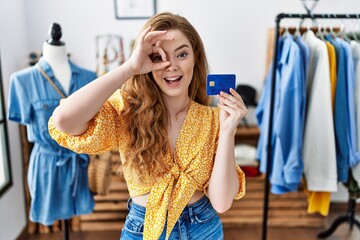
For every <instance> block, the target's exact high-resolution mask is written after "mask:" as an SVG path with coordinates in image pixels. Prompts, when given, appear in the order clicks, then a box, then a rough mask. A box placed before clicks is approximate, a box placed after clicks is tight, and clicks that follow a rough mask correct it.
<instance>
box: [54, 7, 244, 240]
mask: <svg viewBox="0 0 360 240" xmlns="http://www.w3.org/2000/svg"><path fill="white" fill-rule="evenodd" d="M207 73H208V69H207V61H206V57H205V50H204V47H203V44H202V41H201V39H200V36H199V35H198V33H197V31H196V30H195V29H194V27H193V26H192V25H191V24H190V23H189V22H188V21H187V20H186V19H185V18H183V17H181V16H178V15H173V14H171V13H161V14H158V15H156V16H154V17H152V18H151V19H150V20H149V21H148V22H147V23H146V24H145V26H144V29H143V31H142V32H141V33H140V35H139V37H138V39H137V43H136V45H135V49H134V51H133V53H132V55H131V57H130V58H129V60H128V61H126V62H125V63H124V64H123V65H121V66H119V67H118V68H116V69H114V70H113V71H111V72H109V73H107V74H106V75H104V76H101V77H99V78H98V79H96V80H94V81H93V82H91V83H90V84H88V85H86V86H85V87H83V88H82V89H80V90H79V91H77V92H76V93H74V94H73V95H71V96H69V97H68V98H67V99H66V100H63V101H62V104H61V105H60V106H59V107H58V108H57V109H55V111H54V113H53V116H52V118H51V119H50V121H49V129H50V132H51V135H52V137H53V138H54V139H55V140H56V141H57V142H58V143H59V144H60V145H63V146H65V147H67V148H70V149H72V150H73V151H76V152H82V153H89V154H94V153H99V152H104V151H108V150H111V149H114V148H117V149H119V153H120V156H121V162H122V172H123V174H124V177H125V179H126V182H127V185H128V189H129V193H130V199H129V204H128V206H129V210H130V212H129V214H128V216H127V219H126V221H125V225H124V228H123V230H122V235H121V239H159V238H160V239H169V238H170V239H183V236H189V237H190V238H191V239H223V230H222V224H221V222H220V219H219V217H218V215H217V214H216V212H219V213H222V212H225V211H226V210H227V209H229V208H230V207H231V204H232V201H233V199H234V198H236V199H239V198H241V197H242V196H243V195H244V194H245V178H244V174H243V172H242V171H241V169H240V168H239V167H237V166H236V165H235V162H234V133H235V130H236V127H237V125H238V124H239V122H240V121H241V119H242V118H243V117H244V116H245V114H246V113H247V109H246V107H245V105H244V103H243V101H242V99H241V97H240V96H239V95H238V94H237V93H236V91H234V89H231V90H230V91H231V94H226V93H221V94H220V95H219V96H218V100H219V104H218V106H219V108H214V107H209V106H207V97H206V93H205V79H206V74H207ZM145 213H146V214H145Z"/></svg>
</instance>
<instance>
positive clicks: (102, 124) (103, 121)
mask: <svg viewBox="0 0 360 240" xmlns="http://www.w3.org/2000/svg"><path fill="white" fill-rule="evenodd" d="M124 107H126V103H124V101H123V98H122V96H121V92H120V90H118V91H116V92H115V93H114V94H113V95H112V96H111V97H110V98H109V100H108V101H107V102H106V103H105V104H104V106H103V107H102V108H101V110H100V111H99V113H98V114H97V115H96V116H95V117H94V119H92V121H91V123H90V126H89V128H88V130H87V131H86V132H85V133H84V134H82V135H80V136H71V135H68V134H66V133H63V132H61V131H60V130H58V129H57V128H56V127H55V126H54V125H53V124H52V119H51V118H50V120H49V131H50V135H51V136H52V138H53V139H55V140H56V141H57V142H58V143H59V144H60V145H61V146H64V147H66V148H69V149H71V150H73V151H75V152H77V153H88V154H96V153H101V152H105V151H109V150H112V149H114V148H117V149H118V150H119V153H120V156H121V161H122V162H124V161H126V159H125V158H124V153H125V151H126V145H127V142H128V141H129V134H128V133H127V127H126V125H127V124H130V121H129V120H128V119H124V118H121V115H120V113H121V111H122V110H123V109H124ZM218 134H219V109H218V108H213V107H208V106H204V105H200V104H198V103H196V102H194V101H192V102H191V105H190V107H189V110H188V113H187V115H186V117H185V120H184V123H183V125H182V127H181V130H180V133H179V136H178V139H177V142H176V146H175V150H174V158H173V159H172V157H171V155H172V154H171V150H170V148H169V152H168V153H167V154H166V159H165V161H166V163H167V164H170V165H169V166H171V168H170V171H169V172H168V173H166V174H165V175H164V176H163V177H162V178H161V179H158V180H154V179H153V178H151V177H150V176H145V183H141V182H140V180H139V179H138V176H137V175H136V174H132V171H131V170H130V169H123V170H124V177H125V180H126V182H127V186H128V190H129V193H130V196H131V197H134V196H140V195H143V194H147V193H150V195H149V197H148V201H147V205H146V214H145V226H144V239H158V238H159V236H160V235H161V233H162V231H163V228H164V225H165V221H166V218H167V220H168V225H167V226H168V227H167V232H166V236H167V237H166V238H168V237H169V236H170V233H171V230H172V229H173V227H174V225H175V223H176V221H177V220H178V218H179V216H180V215H181V212H182V211H183V209H184V208H185V206H186V205H187V203H188V201H189V200H190V199H191V197H192V195H193V194H194V192H195V191H196V190H200V191H204V192H206V188H207V185H208V183H209V179H210V175H211V172H212V168H213V164H214V159H215V153H216V148H217V140H218ZM234 165H235V163H234ZM236 169H237V172H238V177H239V183H240V184H239V190H238V194H237V196H236V197H235V199H239V198H241V197H243V196H244V194H245V175H244V173H243V172H242V170H241V169H240V167H238V166H236ZM155 181H156V182H155ZM173 184H175V185H173Z"/></svg>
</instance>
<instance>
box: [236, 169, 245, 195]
mask: <svg viewBox="0 0 360 240" xmlns="http://www.w3.org/2000/svg"><path fill="white" fill-rule="evenodd" d="M236 172H237V175H238V179H239V190H238V192H237V194H236V196H235V199H236V200H238V199H240V198H242V197H243V196H244V195H245V192H246V179H245V174H244V172H243V171H242V170H241V168H240V167H239V165H237V164H236Z"/></svg>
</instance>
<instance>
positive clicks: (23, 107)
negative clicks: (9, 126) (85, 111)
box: [8, 58, 96, 225]
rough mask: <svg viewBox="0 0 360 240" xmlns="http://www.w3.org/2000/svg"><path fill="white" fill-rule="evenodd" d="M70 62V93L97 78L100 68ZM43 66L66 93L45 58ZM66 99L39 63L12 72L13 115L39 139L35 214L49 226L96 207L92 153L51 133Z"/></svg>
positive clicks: (32, 169)
mask: <svg viewBox="0 0 360 240" xmlns="http://www.w3.org/2000/svg"><path fill="white" fill-rule="evenodd" d="M69 64H70V68H71V72H72V74H71V80H70V89H69V91H70V94H71V93H73V92H75V91H76V90H78V89H79V88H81V87H83V86H84V85H86V84H88V83H89V82H91V81H92V80H93V79H95V78H96V74H95V73H94V72H91V71H88V70H85V69H83V68H81V67H78V66H77V65H75V64H73V63H72V62H71V61H69ZM39 65H40V66H41V68H42V69H43V70H44V71H45V73H46V74H47V75H48V76H49V77H50V78H51V79H52V80H53V81H54V82H55V84H56V85H57V86H58V88H59V89H61V90H62V91H63V92H64V89H63V88H62V86H61V84H60V82H59V81H58V80H57V79H56V78H55V77H54V73H53V71H52V70H51V67H50V65H49V64H48V63H46V62H45V60H44V59H42V58H41V59H40V60H39ZM60 98H61V97H60V95H59V94H58V92H57V91H56V90H55V89H54V88H53V87H52V86H51V84H50V83H49V82H48V81H47V80H46V79H45V78H44V77H43V76H42V75H41V73H40V71H39V69H38V68H37V67H35V66H33V67H29V68H26V69H24V70H21V71H19V72H16V73H14V74H12V76H11V81H10V92H9V106H8V119H9V120H12V121H16V122H18V123H20V124H23V125H26V126H27V136H28V140H29V142H33V143H34V147H33V149H32V151H31V156H30V161H29V168H28V175H27V180H28V185H29V191H30V196H31V204H30V214H29V217H30V220H31V221H33V222H39V223H42V224H44V225H51V224H53V222H54V221H55V220H59V219H70V218H71V217H73V216H75V215H80V214H88V213H91V212H92V210H93V207H94V199H93V194H92V193H91V192H90V190H89V187H88V176H87V166H88V162H89V157H88V156H87V155H84V154H76V153H74V152H72V151H70V150H68V149H66V148H63V147H61V146H60V145H58V144H57V143H56V142H55V141H54V140H53V139H52V138H51V137H50V135H49V132H48V120H49V118H50V116H51V114H52V113H53V111H54V109H55V108H56V107H57V106H58V105H59V102H60Z"/></svg>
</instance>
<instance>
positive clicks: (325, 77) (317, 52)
mask: <svg viewBox="0 0 360 240" xmlns="http://www.w3.org/2000/svg"><path fill="white" fill-rule="evenodd" d="M303 37H304V41H305V42H306V43H307V45H308V47H309V50H310V65H309V72H308V76H307V83H306V84H307V110H306V120H305V132H304V148H303V154H304V156H303V157H304V175H305V178H306V183H307V187H308V190H309V191H326V192H334V191H337V174H336V153H335V136H334V124H333V114H332V106H331V84H330V68H329V58H328V54H327V48H326V45H325V43H324V42H323V41H321V40H320V39H318V38H317V37H316V36H315V35H314V33H313V32H312V31H307V32H306V33H305V35H304V36H303ZM319 119H322V120H321V121H319ZM324 166H326V167H324Z"/></svg>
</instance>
